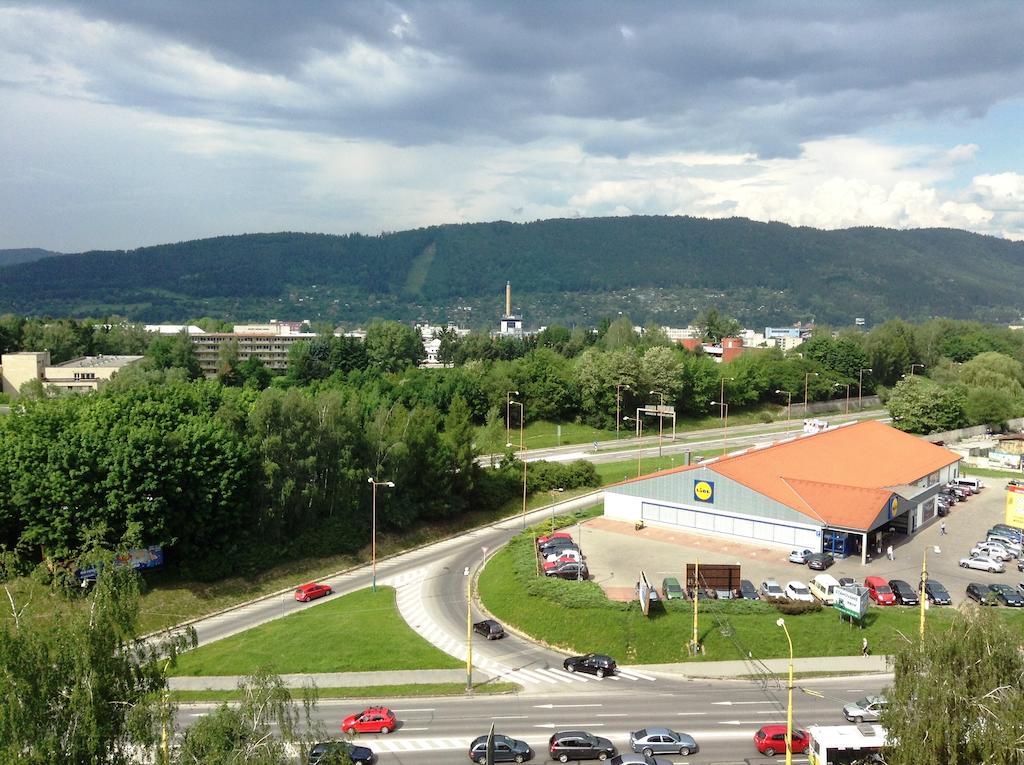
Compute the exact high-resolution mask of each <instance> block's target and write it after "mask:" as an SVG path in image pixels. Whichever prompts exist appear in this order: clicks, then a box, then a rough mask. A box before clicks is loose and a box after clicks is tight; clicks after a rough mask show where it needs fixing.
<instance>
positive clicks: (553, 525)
mask: <svg viewBox="0 0 1024 765" xmlns="http://www.w3.org/2000/svg"><path fill="white" fill-rule="evenodd" d="M562 491H565V489H563V488H561V487H559V488H557V489H549V490H548V496H549V497H551V533H552V534H554V533H555V494H556V493H557V492H562Z"/></svg>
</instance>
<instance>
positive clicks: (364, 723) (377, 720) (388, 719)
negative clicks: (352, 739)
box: [341, 707, 398, 736]
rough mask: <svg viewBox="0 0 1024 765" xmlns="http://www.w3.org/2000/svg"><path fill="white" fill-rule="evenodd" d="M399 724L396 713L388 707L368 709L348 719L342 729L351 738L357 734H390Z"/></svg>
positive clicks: (342, 724) (343, 723)
mask: <svg viewBox="0 0 1024 765" xmlns="http://www.w3.org/2000/svg"><path fill="white" fill-rule="evenodd" d="M397 723H398V721H397V720H396V719H395V713H394V712H392V711H391V710H390V709H388V708H387V707H368V708H367V709H364V710H363V711H362V712H358V713H356V714H354V715H349V716H348V717H346V718H345V719H344V721H343V722H342V723H341V729H342V731H344V732H345V733H347V734H348V735H350V736H351V735H353V734H355V733H390V732H391V731H393V730H394V729H395V725H397Z"/></svg>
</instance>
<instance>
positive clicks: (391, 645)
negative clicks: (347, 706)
mask: <svg viewBox="0 0 1024 765" xmlns="http://www.w3.org/2000/svg"><path fill="white" fill-rule="evenodd" d="M463 666H465V665H464V664H463V663H462V662H460V661H458V660H457V659H454V658H452V657H451V656H449V655H448V654H446V653H444V652H442V651H440V650H439V649H437V648H435V647H434V646H432V645H431V644H430V643H428V642H427V641H426V640H424V639H423V638H421V637H420V636H419V635H417V634H416V633H415V632H414V631H413V630H412V628H411V627H409V625H407V624H406V623H405V621H403V619H402V617H401V615H400V614H399V613H398V608H397V607H396V606H395V591H394V590H393V589H392V588H390V587H378V588H377V591H376V592H373V591H372V590H360V591H359V592H354V593H352V594H351V595H344V596H341V597H337V598H334V599H332V600H331V602H330V603H325V604H323V605H320V606H317V607H316V608H309V609H305V610H303V611H300V612H298V613H295V614H292V615H290V616H286V617H284V618H282V619H276V620H275V621H272V622H268V623H267V624H262V625H260V626H259V627H254V628H253V629H251V630H247V631H245V632H242V633H240V634H238V635H234V636H232V637H229V638H225V639H223V640H218V641H217V642H215V643H210V644H209V645H205V646H201V647H200V648H196V649H195V650H193V651H189V652H188V653H186V654H184V655H183V656H181V657H180V658H179V659H178V663H177V666H176V667H175V668H174V669H173V671H172V672H171V674H173V675H200V676H202V675H248V674H251V673H253V672H254V671H255V670H257V669H259V668H263V669H267V670H269V671H270V672H274V673H277V674H289V673H300V672H301V673H306V672H373V671H377V670H402V669H457V668H459V667H463Z"/></svg>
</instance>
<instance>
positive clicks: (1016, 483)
mask: <svg viewBox="0 0 1024 765" xmlns="http://www.w3.org/2000/svg"><path fill="white" fill-rule="evenodd" d="M1011 486H1024V481H1022V480H1021V479H1019V478H1011V479H1010V480H1009V481H1007V482H1006V488H1007V489H1009V488H1010V487H1011Z"/></svg>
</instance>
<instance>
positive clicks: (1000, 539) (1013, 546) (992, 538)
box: [978, 534, 1024, 558]
mask: <svg viewBox="0 0 1024 765" xmlns="http://www.w3.org/2000/svg"><path fill="white" fill-rule="evenodd" d="M978 544H982V543H981V542H978ZM984 544H994V545H1002V546H1003V547H1005V548H1006V550H1007V552H1009V553H1010V554H1011V555H1013V557H1015V558H1019V557H1020V556H1021V553H1024V545H1021V543H1020V542H1016V541H1014V540H1012V539H1010V538H1008V537H1004V536H1001V535H998V534H989V535H988V539H986V540H985V542H984Z"/></svg>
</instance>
